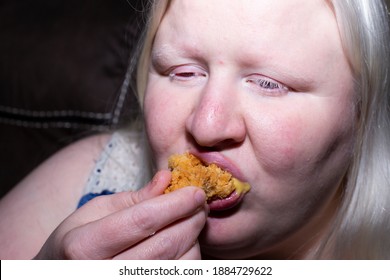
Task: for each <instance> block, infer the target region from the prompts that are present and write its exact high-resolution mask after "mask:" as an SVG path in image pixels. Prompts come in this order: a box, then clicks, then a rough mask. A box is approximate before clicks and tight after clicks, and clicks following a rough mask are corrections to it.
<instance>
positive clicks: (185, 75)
mask: <svg viewBox="0 0 390 280" xmlns="http://www.w3.org/2000/svg"><path fill="white" fill-rule="evenodd" d="M206 76H207V74H206V73H205V72H204V71H203V70H202V69H200V68H199V67H197V66H180V67H177V68H175V69H173V70H170V71H168V77H169V79H170V80H171V81H179V82H181V81H183V82H185V81H189V80H191V79H193V78H197V77H206Z"/></svg>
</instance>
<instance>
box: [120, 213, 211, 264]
mask: <svg viewBox="0 0 390 280" xmlns="http://www.w3.org/2000/svg"><path fill="white" fill-rule="evenodd" d="M206 218H207V211H206V210H205V209H204V208H202V209H199V211H198V212H197V213H195V214H194V215H193V216H191V217H187V218H185V219H182V220H180V221H177V222H176V223H174V224H171V225H170V226H168V227H166V228H164V229H162V230H161V231H159V232H157V233H156V234H154V235H153V236H150V237H149V238H148V239H146V240H144V241H143V242H141V243H139V244H137V245H136V246H134V247H133V248H131V249H129V250H127V251H124V252H122V253H121V254H120V255H118V256H116V257H115V259H138V260H146V259H153V260H156V259H160V260H176V259H180V258H188V259H200V250H199V246H197V244H198V242H197V239H198V236H199V234H200V232H201V230H202V229H203V227H204V225H205V223H206ZM183 256H184V257H183Z"/></svg>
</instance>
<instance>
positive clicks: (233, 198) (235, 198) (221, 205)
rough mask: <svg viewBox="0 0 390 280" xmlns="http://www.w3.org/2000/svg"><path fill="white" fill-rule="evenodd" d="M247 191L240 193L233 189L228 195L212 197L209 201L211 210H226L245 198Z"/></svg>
mask: <svg viewBox="0 0 390 280" xmlns="http://www.w3.org/2000/svg"><path fill="white" fill-rule="evenodd" d="M244 196H245V193H241V194H238V193H237V192H236V191H233V192H232V193H231V194H230V195H229V196H228V197H225V198H222V199H212V200H210V201H209V202H208V205H209V208H210V211H218V212H220V211H226V210H229V209H232V208H234V207H235V206H237V205H238V204H239V203H240V202H241V201H242V200H243V198H244Z"/></svg>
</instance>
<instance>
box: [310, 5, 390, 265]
mask: <svg viewBox="0 0 390 280" xmlns="http://www.w3.org/2000/svg"><path fill="white" fill-rule="evenodd" d="M330 2H331V4H332V6H333V9H334V13H335V15H336V19H337V22H338V24H339V30H340V35H341V38H342V42H343V46H344V48H345V53H346V55H347V58H348V59H349V62H350V65H351V69H352V71H353V73H354V78H355V85H356V96H357V104H356V105H357V110H358V127H357V143H356V147H355V153H354V159H353V161H352V165H351V167H350V170H349V173H348V175H347V183H346V186H345V190H344V195H343V199H342V204H341V207H340V209H339V211H338V217H337V218H336V221H335V224H334V226H333V230H332V232H331V233H330V235H329V238H328V239H327V240H326V241H324V243H323V244H322V246H321V249H320V250H319V251H318V252H317V257H319V258H326V256H329V255H330V256H332V258H336V259H390V111H389V106H390V104H389V66H390V61H389V54H390V48H389V44H390V37H389V36H390V34H389V21H388V11H387V9H386V6H385V4H384V2H383V1H381V0H342V1H341V0H332V1H330Z"/></svg>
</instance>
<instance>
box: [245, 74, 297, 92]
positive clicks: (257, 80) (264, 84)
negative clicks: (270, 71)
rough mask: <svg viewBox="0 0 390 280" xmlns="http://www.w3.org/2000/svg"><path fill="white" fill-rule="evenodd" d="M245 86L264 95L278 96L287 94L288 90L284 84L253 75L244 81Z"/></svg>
mask: <svg viewBox="0 0 390 280" xmlns="http://www.w3.org/2000/svg"><path fill="white" fill-rule="evenodd" d="M245 82H246V84H247V85H248V86H250V87H251V89H253V90H255V91H261V92H262V93H265V94H270V95H273V94H275V95H280V94H286V93H288V92H289V88H288V87H287V86H285V85H284V84H282V83H280V82H278V81H275V80H273V79H271V78H268V77H265V76H262V75H257V74H256V75H253V76H250V77H248V78H247V79H246V80H245Z"/></svg>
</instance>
